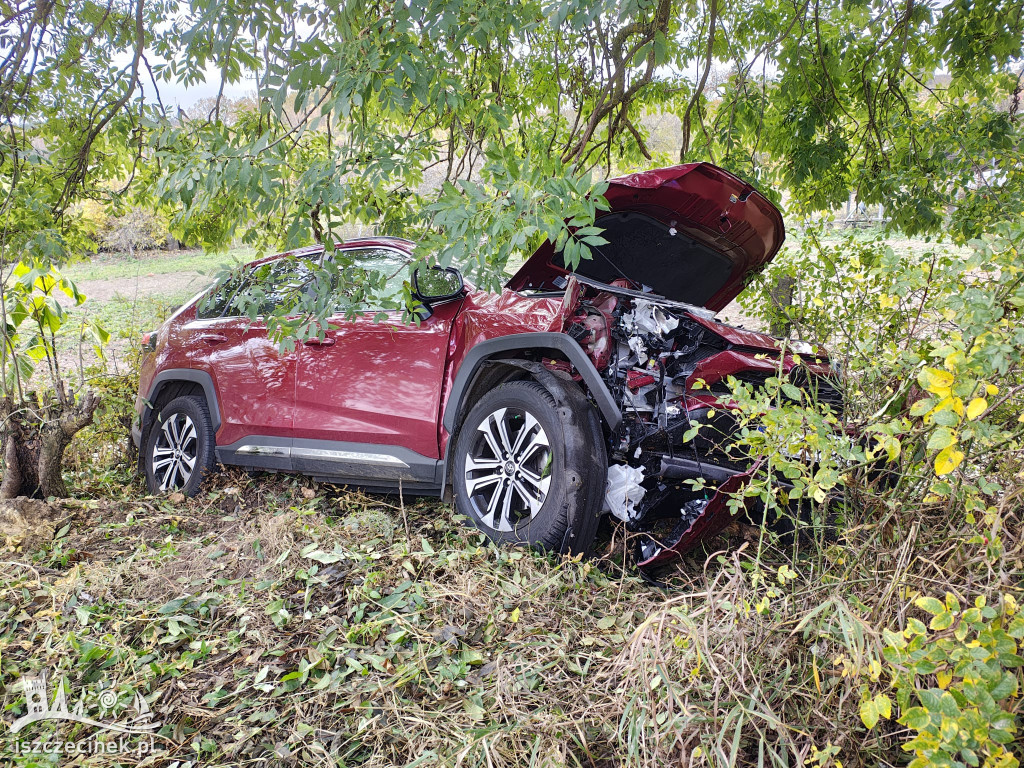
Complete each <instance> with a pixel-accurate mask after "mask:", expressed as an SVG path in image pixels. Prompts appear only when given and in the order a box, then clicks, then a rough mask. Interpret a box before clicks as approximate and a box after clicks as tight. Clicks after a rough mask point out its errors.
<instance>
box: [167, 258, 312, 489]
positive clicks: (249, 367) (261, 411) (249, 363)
mask: <svg viewBox="0 0 1024 768" xmlns="http://www.w3.org/2000/svg"><path fill="white" fill-rule="evenodd" d="M274 277H275V275H274V272H273V270H264V273H263V274H261V277H260V280H265V281H267V284H264V285H262V287H264V289H265V290H268V292H271V291H272V289H273V285H272V284H270V283H272V281H273V280H274ZM253 280H254V278H253V277H252V273H250V275H247V276H245V277H244V278H243V279H240V280H230V281H228V282H226V283H225V284H224V285H223V286H221V287H220V289H219V291H218V292H217V294H215V295H213V296H211V297H210V299H209V300H207V301H203V300H201V301H200V302H199V304H198V306H197V317H196V319H195V320H193V321H192V322H190V323H189V324H188V325H187V326H186V329H187V331H188V332H190V333H191V334H192V346H191V350H190V353H189V355H190V364H191V367H192V368H196V369H199V370H204V371H206V372H207V373H209V374H210V376H211V377H212V378H213V382H214V386H215V387H216V389H217V399H218V404H219V406H220V412H221V413H220V417H221V426H220V430H219V431H218V432H217V435H216V439H217V446H218V456H219V457H220V458H221V460H228V461H233V460H234V459H235V458H237V459H238V460H241V459H242V458H243V457H247V458H246V460H245V461H244V462H243V463H245V464H247V465H249V466H257V467H267V468H274V469H290V461H289V450H288V448H289V445H290V442H291V430H292V424H293V413H294V410H295V371H296V355H295V353H294V352H286V353H284V352H281V351H280V349H279V348H278V345H277V344H276V343H275V342H274V341H272V340H271V339H269V338H268V337H267V329H266V325H265V324H264V323H263V322H261V321H259V320H257V321H255V322H250V320H249V319H248V318H246V317H241V316H239V313H238V311H237V310H236V308H235V307H234V305H233V301H232V300H233V297H234V296H236V295H237V294H238V292H239V291H241V290H244V289H245V288H246V287H248V286H249V285H250V284H251V282H252V281H253ZM236 453H238V454H239V455H238V456H237V457H236V456H235V454H236Z"/></svg>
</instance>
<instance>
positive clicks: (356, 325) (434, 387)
mask: <svg viewBox="0 0 1024 768" xmlns="http://www.w3.org/2000/svg"><path fill="white" fill-rule="evenodd" d="M358 250H359V251H360V252H359V253H354V252H351V251H350V252H348V253H347V254H346V255H347V256H350V257H353V258H355V259H356V260H357V261H358V262H361V263H363V264H366V265H369V266H371V267H373V265H374V264H375V263H380V264H384V265H393V264H396V263H398V262H399V261H405V262H406V264H407V263H408V261H409V260H410V257H409V255H408V254H404V253H402V252H400V251H396V250H391V249H388V248H363V249H358ZM374 268H375V267H374ZM405 279H408V272H407V270H401V271H399V272H397V273H396V274H395V276H394V284H389V289H391V290H392V291H394V292H396V293H397V291H398V290H400V288H401V284H402V281H403V280H405ZM460 304H461V300H460V299H456V300H452V301H449V302H446V303H443V304H440V305H438V306H436V307H434V309H433V313H432V314H431V316H430V317H429V318H427V319H425V320H423V321H421V323H420V324H419V325H415V324H407V323H403V322H402V318H401V313H400V312H388V313H387V318H386V319H383V320H381V321H379V322H375V321H374V314H375V313H374V312H372V311H370V312H369V313H368V314H366V315H364V316H362V317H358V318H356V319H354V320H346V319H345V318H344V316H336V317H334V318H332V320H331V325H332V326H333V327H332V328H331V329H330V330H328V331H326V332H325V337H324V339H323V342H322V343H318V342H315V341H314V342H311V343H309V344H303V345H299V347H300V348H299V350H298V352H297V355H298V369H297V378H296V390H295V401H296V407H295V421H294V428H293V434H294V436H295V440H294V443H293V447H292V460H293V465H294V467H295V469H297V470H301V471H304V472H308V473H311V474H326V475H331V476H336V477H338V478H344V479H348V480H350V481H352V482H360V483H362V484H364V485H374V484H378V483H379V484H383V485H388V484H389V483H394V482H395V481H397V480H402V481H404V482H405V483H406V484H405V486H404V487H407V488H410V489H411V488H414V487H415V486H416V485H417V484H425V485H433V484H434V483H435V482H436V481H437V479H438V477H437V473H438V472H439V461H438V459H439V458H440V453H439V450H438V437H437V436H438V431H437V418H438V412H439V409H440V401H441V386H442V379H443V376H444V364H445V358H446V355H447V350H448V338H449V334H450V331H451V327H452V321H453V319H454V318H455V315H456V314H457V312H458V309H459V306H460Z"/></svg>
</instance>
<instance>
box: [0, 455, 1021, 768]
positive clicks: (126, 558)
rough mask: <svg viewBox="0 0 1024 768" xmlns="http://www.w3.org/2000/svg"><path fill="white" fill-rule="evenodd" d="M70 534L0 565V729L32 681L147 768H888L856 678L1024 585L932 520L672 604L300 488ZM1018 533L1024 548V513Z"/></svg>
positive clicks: (616, 574)
mask: <svg viewBox="0 0 1024 768" xmlns="http://www.w3.org/2000/svg"><path fill="white" fill-rule="evenodd" d="M392 502H394V503H392ZM403 512H404V517H403ZM68 513H69V514H72V515H73V520H72V526H71V528H70V529H69V530H67V531H66V532H64V534H63V535H62V536H60V537H59V538H57V539H56V540H55V541H54V542H52V543H51V544H50V545H49V546H47V547H45V548H44V549H43V550H42V551H39V552H35V553H20V552H8V553H6V554H5V556H4V557H3V559H4V560H6V561H8V564H6V565H4V567H3V568H4V570H3V576H2V578H0V684H2V691H0V696H2V701H3V704H4V711H5V713H6V715H7V718H8V719H13V718H14V716H16V715H17V714H20V713H21V711H22V709H23V706H24V704H23V697H22V694H21V692H20V687H18V686H16V685H15V683H16V681H17V680H18V678H20V677H21V676H22V675H23V674H25V673H26V672H34V671H39V670H52V674H53V675H54V676H56V677H59V678H63V679H65V680H66V681H67V683H68V685H69V686H70V690H71V691H72V692H73V698H72V702H73V701H74V700H75V699H74V697H78V696H80V695H81V696H84V698H85V705H86V709H87V710H89V709H90V708H91V707H95V706H96V699H97V696H98V691H99V687H101V686H103V685H105V684H111V683H114V681H116V685H117V687H118V690H119V691H120V693H121V696H120V704H119V706H120V707H126V706H127V705H128V704H129V703H130V701H131V696H130V691H131V690H137V691H140V692H142V693H143V694H144V695H145V696H146V699H147V701H149V703H150V706H151V707H152V709H153V712H154V713H155V715H156V717H157V719H159V720H160V721H161V722H162V723H163V727H162V729H161V730H160V738H159V739H158V740H157V750H158V751H157V752H156V753H155V754H154V755H151V756H149V757H148V758H147V760H148V761H149V763H150V764H157V765H175V764H176V765H179V766H185V765H242V764H248V763H252V762H257V761H259V762H264V761H271V762H273V763H279V764H282V765H293V764H294V765H299V764H301V765H338V766H350V765H360V766H394V765H418V766H435V765H436V766H481V767H486V768H498V766H521V765H544V766H601V767H602V768H604V767H609V766H664V765H687V766H689V765H713V766H725V765H776V766H783V765H785V766H795V765H817V764H829V760H830V759H834V758H838V759H840V760H842V763H843V765H844V766H856V765H882V764H896V763H897V762H898V761H900V760H901V754H902V753H901V751H900V748H899V746H900V741H901V736H902V735H903V734H901V732H900V731H899V730H898V726H893V727H892V728H889V729H888V730H882V731H879V730H878V729H876V730H875V731H872V732H871V733H870V734H868V733H867V732H866V731H865V730H864V728H863V726H862V725H861V723H860V721H859V718H858V715H857V707H858V702H859V700H860V686H861V685H862V684H863V678H862V675H860V674H859V673H857V674H850V670H866V669H868V668H869V666H870V663H871V661H872V660H874V659H876V658H878V655H879V649H880V644H879V632H880V629H881V628H882V627H886V626H898V625H900V622H901V621H902V620H903V619H905V617H904V616H902V615H901V613H902V612H903V611H904V609H903V608H901V607H900V606H905V605H908V604H909V602H910V601H909V600H906V599H904V598H905V597H906V595H907V593H908V591H909V592H911V593H912V592H913V591H915V590H921V591H928V592H931V593H935V592H939V593H941V592H942V591H943V590H945V589H952V590H953V591H955V592H956V593H957V594H958V596H960V597H961V598H962V599H963V600H965V601H966V600H968V599H970V598H972V597H973V595H975V594H977V593H980V592H986V591H992V590H996V589H1005V588H1007V586H1010V587H1014V586H1018V587H1019V585H1007V584H1006V574H1008V573H1010V572H1011V570H1012V569H1013V568H1019V567H1020V565H1019V561H1020V558H1021V550H1020V547H1019V546H1018V548H1017V549H1016V550H1015V551H1011V552H1008V553H1006V554H1005V557H1004V558H1003V562H1004V567H1003V573H1000V572H999V568H995V569H994V570H993V569H991V568H990V566H991V563H987V564H982V563H980V562H969V561H968V562H965V558H964V551H963V549H962V547H961V546H960V545H959V544H958V538H957V534H956V532H955V531H949V530H947V529H946V523H945V522H944V521H943V519H942V517H941V513H939V514H936V515H935V516H934V517H932V518H930V519H928V518H926V519H919V520H915V521H913V522H912V521H909V520H906V519H903V518H901V517H899V516H894V517H893V518H892V519H889V520H884V521H881V522H880V523H878V524H875V525H865V526H861V527H859V528H857V529H855V530H853V531H852V532H851V533H850V538H849V540H847V541H845V542H842V543H840V544H838V545H833V546H831V547H829V548H827V549H818V548H808V547H806V546H805V547H804V549H805V550H806V551H805V552H803V553H801V552H797V553H793V552H790V551H788V550H787V551H785V552H783V551H779V550H775V549H773V548H771V547H770V546H769V547H767V548H765V549H764V550H763V552H762V555H761V560H760V562H758V561H757V560H756V559H755V558H754V556H753V555H752V552H753V550H754V548H752V547H749V546H747V545H746V543H745V542H744V540H743V538H742V537H733V538H732V539H719V540H716V541H715V542H713V543H712V545H711V546H712V547H713V548H718V549H720V551H719V552H717V553H701V554H700V555H695V556H693V557H691V558H690V559H689V560H688V561H686V562H685V563H682V564H680V566H678V567H676V568H674V569H671V570H669V571H667V572H665V573H663V574H661V576H662V578H665V579H667V581H668V582H669V589H668V590H667V591H666V590H663V589H659V588H655V587H653V586H651V585H649V584H647V583H644V582H643V581H642V580H640V579H639V578H637V577H636V576H635V575H633V574H631V573H630V572H629V571H628V570H627V571H626V572H625V573H624V572H623V569H622V568H621V565H620V564H619V563H618V562H617V561H615V559H614V558H612V557H610V556H609V557H606V558H605V559H604V560H600V561H597V562H591V563H582V562H577V561H572V560H562V559H558V558H554V557H546V556H542V555H536V554H533V553H529V552H524V551H516V550H501V549H495V548H494V547H492V546H491V545H489V544H487V543H486V542H485V541H484V540H483V539H482V537H480V536H479V535H478V534H476V533H475V532H471V531H468V530H467V529H465V528H463V527H462V526H461V525H460V524H459V522H458V521H456V520H454V519H453V515H452V512H451V510H450V508H448V507H445V506H443V505H439V504H437V503H434V502H426V501H420V502H417V501H414V500H409V499H406V500H405V504H404V505H399V504H398V503H397V500H394V499H384V498H380V497H367V496H363V495H360V494H347V493H339V492H336V491H334V490H332V489H329V488H327V487H324V486H314V485H311V484H309V483H306V482H304V481H297V480H293V479H284V478H276V479H275V478H269V479H268V478H259V479H248V478H244V477H243V476H241V475H234V476H229V477H225V478H223V479H222V481H221V483H220V485H219V487H217V488H216V489H215V490H214V491H212V492H211V493H210V494H209V496H208V497H207V498H204V499H202V500H197V501H192V502H189V503H181V504H175V503H173V502H171V501H169V500H166V499H148V500H143V501H130V500H111V499H108V500H98V501H96V502H93V503H89V504H86V505H79V506H78V507H75V508H73V509H71V510H68ZM1003 523H1004V525H1005V526H1006V527H1007V530H1006V532H1005V538H1006V540H1008V541H1015V542H1020V541H1021V536H1020V533H1021V520H1020V515H1019V513H1016V512H1014V513H1009V514H1007V515H1005V516H1004V518H1003ZM407 528H408V532H409V534H408V535H406V529H407ZM926 530H927V531H931V534H930V535H931V536H932V539H933V540H932V542H931V543H925V542H924V541H922V540H921V538H922V537H923V536H924V534H923V531H926ZM746 533H747V534H748V537H749V534H750V531H749V530H748V531H747V532H746ZM15 563H18V564H20V565H15ZM1014 563H1017V565H1014ZM985 573H989V574H990V575H989V576H985V575H984V574H985ZM968 574H969V575H968ZM957 584H959V585H960V586H959V587H956V585H957ZM897 596H898V597H899V598H900V599H896V597H897ZM911 610H914V609H911ZM844 658H845V660H846V664H845V665H844V664H843V663H842V662H840V661H839V660H840V659H844ZM844 669H845V670H846V674H845V675H844ZM34 727H35V728H36V729H37V730H38V731H39V733H37V734H36V735H37V736H38V735H43V734H45V733H51V734H53V735H56V734H58V733H59V734H60V735H61V736H62V737H85V736H88V735H89V734H88V729H85V730H82V729H81V727H79V726H76V727H77V728H79V730H77V731H76V730H74V729H70V728H67V729H65V730H61V727H62V726H60V725H59V724H52V723H51V724H37V725H36V726H34ZM880 733H881V734H882V735H879V734H880ZM829 747H831V748H833V750H834V753H835V754H834V755H833V758H830V757H828V756H827V754H828V753H827V752H826V753H822V752H821V750H827V749H828V748H829ZM18 759H19V760H24V759H25V758H18ZM87 762H88V763H89V764H93V765H101V764H103V765H106V764H120V763H124V764H134V757H133V759H130V760H129V759H126V758H124V757H118V756H116V755H108V756H102V757H100V756H93V757H90V758H88V760H87Z"/></svg>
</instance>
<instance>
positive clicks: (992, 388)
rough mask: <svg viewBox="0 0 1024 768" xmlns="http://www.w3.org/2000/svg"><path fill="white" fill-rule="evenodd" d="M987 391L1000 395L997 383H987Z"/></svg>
mask: <svg viewBox="0 0 1024 768" xmlns="http://www.w3.org/2000/svg"><path fill="white" fill-rule="evenodd" d="M985 392H986V393H987V394H990V395H998V394H999V387H997V386H996V385H995V384H986V385H985Z"/></svg>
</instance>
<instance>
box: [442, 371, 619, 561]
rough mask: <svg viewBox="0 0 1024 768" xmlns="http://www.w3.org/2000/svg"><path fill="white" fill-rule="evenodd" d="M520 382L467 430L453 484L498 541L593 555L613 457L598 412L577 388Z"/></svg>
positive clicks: (463, 505)
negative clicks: (606, 448)
mask: <svg viewBox="0 0 1024 768" xmlns="http://www.w3.org/2000/svg"><path fill="white" fill-rule="evenodd" d="M549 387H557V389H555V390H554V391H553V392H552V391H549V389H548V388H545V387H544V386H542V385H540V384H538V383H536V382H534V381H513V382H508V383H506V384H502V385H500V386H498V387H496V388H494V389H493V390H491V391H490V392H488V393H487V394H485V395H484V396H483V397H482V398H480V400H479V401H478V402H477V404H476V405H475V406H474V407H473V408H472V409H471V410H470V412H469V414H468V415H467V416H466V419H465V421H464V422H463V423H462V425H461V428H460V430H459V433H458V436H457V438H456V443H455V462H454V474H453V480H452V484H453V485H454V488H455V504H456V509H457V510H458V511H459V513H460V514H463V515H465V516H466V517H468V518H469V519H470V520H471V521H472V522H473V524H474V525H475V526H476V527H477V528H479V529H480V530H481V531H483V532H484V533H485V534H487V536H488V537H489V538H490V539H491V540H492V541H494V542H496V543H499V544H528V545H531V546H536V547H540V548H543V549H546V550H551V551H555V552H562V553H569V552H572V553H584V554H586V553H588V552H589V550H590V548H591V546H592V544H593V541H594V536H595V534H596V532H597V525H598V522H599V521H600V516H601V506H602V502H603V500H604V489H605V484H606V482H607V476H608V458H607V454H606V452H605V448H604V435H603V432H602V430H601V423H600V421H599V419H598V417H597V413H596V412H595V410H594V408H593V406H591V404H590V403H589V402H588V401H587V399H586V398H585V397H584V395H583V393H582V391H580V390H579V388H578V387H577V386H576V385H575V384H572V383H568V382H567V383H565V384H562V383H561V382H559V381H557V380H556V381H555V383H554V384H550V385H549Z"/></svg>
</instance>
